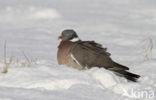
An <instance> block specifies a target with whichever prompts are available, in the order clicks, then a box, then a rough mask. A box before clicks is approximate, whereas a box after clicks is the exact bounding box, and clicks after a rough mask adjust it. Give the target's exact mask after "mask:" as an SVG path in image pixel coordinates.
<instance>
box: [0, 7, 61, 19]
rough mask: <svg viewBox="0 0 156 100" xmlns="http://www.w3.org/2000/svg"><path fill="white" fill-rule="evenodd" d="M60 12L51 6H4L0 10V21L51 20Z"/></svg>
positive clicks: (59, 15)
mask: <svg viewBox="0 0 156 100" xmlns="http://www.w3.org/2000/svg"><path fill="white" fill-rule="evenodd" d="M60 17H61V14H60V13H59V12H58V11H56V10H55V9H53V8H37V7H6V8H4V9H1V10H0V21H7V22H9V21H15V20H14V19H18V21H21V20H23V21H24V20H51V19H57V18H60Z"/></svg>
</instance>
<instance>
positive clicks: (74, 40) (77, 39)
mask: <svg viewBox="0 0 156 100" xmlns="http://www.w3.org/2000/svg"><path fill="white" fill-rule="evenodd" d="M79 40H80V39H79V38H78V37H76V38H73V39H71V40H70V41H72V42H77V41H79Z"/></svg>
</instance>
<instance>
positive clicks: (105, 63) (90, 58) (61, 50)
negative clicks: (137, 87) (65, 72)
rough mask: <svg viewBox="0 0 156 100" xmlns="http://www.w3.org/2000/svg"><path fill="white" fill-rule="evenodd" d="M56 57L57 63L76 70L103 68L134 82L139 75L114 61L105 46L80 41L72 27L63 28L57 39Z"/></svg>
mask: <svg viewBox="0 0 156 100" xmlns="http://www.w3.org/2000/svg"><path fill="white" fill-rule="evenodd" d="M59 39H61V40H62V41H61V42H60V44H59V46H58V52H57V59H58V64H59V65H62V64H63V65H67V66H68V67H73V68H76V69H78V70H85V69H90V68H92V67H99V68H105V69H107V70H109V71H112V72H113V73H114V74H116V75H118V76H121V77H125V78H126V79H128V80H131V81H134V82H136V81H137V79H138V78H139V77H140V76H139V75H137V74H134V73H130V72H128V70H129V68H128V67H126V66H124V65H121V64H118V63H116V62H114V61H113V60H112V59H111V58H110V55H111V54H110V53H109V52H107V48H103V47H102V45H101V44H99V43H96V42H94V41H81V40H80V39H79V37H78V35H77V34H76V32H75V31H74V30H72V29H67V30H64V31H63V32H62V34H61V36H59V37H58V40H59Z"/></svg>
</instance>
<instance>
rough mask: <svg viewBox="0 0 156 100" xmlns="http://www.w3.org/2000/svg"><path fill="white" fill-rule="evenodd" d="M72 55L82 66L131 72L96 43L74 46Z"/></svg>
mask: <svg viewBox="0 0 156 100" xmlns="http://www.w3.org/2000/svg"><path fill="white" fill-rule="evenodd" d="M71 54H72V56H73V58H74V60H76V62H78V63H79V64H80V65H81V66H83V67H87V68H92V67H104V68H106V69H109V70H129V68H128V67H126V66H123V65H120V64H118V63H115V62H114V61H113V60H112V59H111V58H110V53H108V52H107V49H106V48H102V45H101V44H98V43H95V42H94V41H84V42H83V41H81V42H78V43H77V44H75V45H74V46H73V48H72V49H71Z"/></svg>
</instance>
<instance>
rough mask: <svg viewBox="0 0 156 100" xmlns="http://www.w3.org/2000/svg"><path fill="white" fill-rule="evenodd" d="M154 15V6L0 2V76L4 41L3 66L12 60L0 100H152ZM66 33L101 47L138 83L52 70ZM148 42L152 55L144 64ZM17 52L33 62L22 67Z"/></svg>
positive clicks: (125, 1)
mask: <svg viewBox="0 0 156 100" xmlns="http://www.w3.org/2000/svg"><path fill="white" fill-rule="evenodd" d="M155 9H156V1H155V0H150V1H149V0H141V1H140V0H135V1H134V0H29V1H28V0H20V1H19V0H1V1H0V72H1V71H2V70H3V67H4V58H3V55H4V53H3V52H4V43H5V40H6V41H7V61H8V60H9V59H10V57H11V56H14V57H13V62H12V63H11V64H10V65H9V67H8V73H6V74H4V73H0V90H1V91H0V100H21V99H22V100H34V99H37V100H45V99H46V100H104V99H106V100H114V99H116V100H135V99H136V100H155V99H156V73H155V72H156V67H155V66H156V63H155V62H156V48H155V43H156V28H155V27H156V10H155ZM66 28H69V29H74V30H75V31H76V32H77V33H78V35H79V38H80V39H82V40H95V41H96V42H98V43H101V44H102V45H103V46H104V47H107V48H108V51H109V52H110V53H111V54H112V55H111V57H112V59H113V60H115V61H116V62H119V63H121V64H123V65H126V66H128V67H129V68H130V71H131V72H134V73H137V74H139V75H141V78H140V79H139V81H138V82H137V83H134V82H130V81H127V80H126V79H124V78H119V77H118V76H116V75H114V74H113V73H112V72H109V71H107V70H105V69H102V68H92V69H89V70H85V71H79V70H76V69H72V68H69V67H66V66H65V65H58V64H57V58H56V54H57V46H58V44H59V42H60V41H58V40H57V37H58V36H59V35H60V34H61V32H62V31H63V30H64V29H66ZM148 38H151V39H152V41H153V49H152V54H151V57H150V59H149V60H147V61H145V60H144V55H145V51H146V49H147V47H148ZM22 50H24V52H25V54H26V55H27V56H28V58H29V59H30V60H33V61H32V63H31V66H30V67H28V66H24V65H23V64H22V63H25V61H26V60H25V57H24V55H23V54H22V52H21V51H22ZM17 59H18V60H19V62H17V61H16V60H17ZM132 92H135V93H138V94H139V93H142V92H146V93H147V95H146V94H143V96H140V97H139V95H137V96H136V95H135V94H132Z"/></svg>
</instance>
